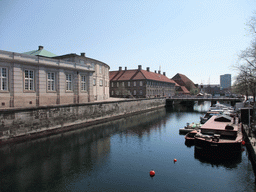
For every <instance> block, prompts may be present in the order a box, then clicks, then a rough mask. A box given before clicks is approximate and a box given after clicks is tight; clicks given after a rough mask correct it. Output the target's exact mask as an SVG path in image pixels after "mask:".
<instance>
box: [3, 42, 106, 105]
mask: <svg viewBox="0 0 256 192" xmlns="http://www.w3.org/2000/svg"><path fill="white" fill-rule="evenodd" d="M108 83H109V66H108V65H107V64H105V63H103V62H101V61H98V60H95V59H91V58H88V57H85V54H84V53H81V55H76V54H68V55H62V56H56V55H54V54H52V53H50V52H48V51H46V50H44V49H43V46H39V49H38V50H34V51H30V52H26V53H23V54H21V53H15V52H8V51H2V50H0V98H1V103H0V108H9V107H36V106H45V105H56V104H75V103H87V102H92V101H95V100H103V99H107V98H108V97H109V86H108Z"/></svg>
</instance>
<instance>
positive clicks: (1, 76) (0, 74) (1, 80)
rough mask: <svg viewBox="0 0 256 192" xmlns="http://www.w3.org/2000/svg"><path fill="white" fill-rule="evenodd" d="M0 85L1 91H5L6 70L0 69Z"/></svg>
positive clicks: (6, 85)
mask: <svg viewBox="0 0 256 192" xmlns="http://www.w3.org/2000/svg"><path fill="white" fill-rule="evenodd" d="M0 70H1V71H0V84H1V87H0V89H1V90H3V91H7V89H8V88H7V87H8V73H7V68H4V67H3V68H1V67H0Z"/></svg>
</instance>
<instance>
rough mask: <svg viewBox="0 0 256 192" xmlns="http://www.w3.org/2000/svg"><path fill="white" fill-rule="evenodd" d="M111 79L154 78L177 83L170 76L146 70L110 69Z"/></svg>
mask: <svg viewBox="0 0 256 192" xmlns="http://www.w3.org/2000/svg"><path fill="white" fill-rule="evenodd" d="M109 77H110V81H125V80H143V79H148V80H154V81H161V82H168V83H174V84H175V85H176V83H175V81H173V80H171V79H169V78H168V77H166V76H164V75H162V74H158V73H154V72H149V71H146V70H121V71H110V72H109Z"/></svg>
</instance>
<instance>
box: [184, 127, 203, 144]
mask: <svg viewBox="0 0 256 192" xmlns="http://www.w3.org/2000/svg"><path fill="white" fill-rule="evenodd" d="M199 132H200V130H193V131H190V132H189V133H187V134H186V135H185V144H186V145H187V146H192V145H194V141H195V135H196V134H198V133H199Z"/></svg>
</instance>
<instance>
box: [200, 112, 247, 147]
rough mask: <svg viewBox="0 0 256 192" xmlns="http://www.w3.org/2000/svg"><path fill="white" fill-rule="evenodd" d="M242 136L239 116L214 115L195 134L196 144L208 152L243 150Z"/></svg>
mask: <svg viewBox="0 0 256 192" xmlns="http://www.w3.org/2000/svg"><path fill="white" fill-rule="evenodd" d="M242 138H243V135H242V130H241V124H239V123H238V118H235V117H233V118H232V117H230V116H226V115H221V116H212V117H211V118H210V119H209V120H208V121H207V122H206V123H205V124H203V125H202V126H201V128H200V133H198V134H196V135H195V146H196V148H197V149H201V150H206V151H208V152H215V151H218V152H221V151H223V152H237V151H241V143H242Z"/></svg>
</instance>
